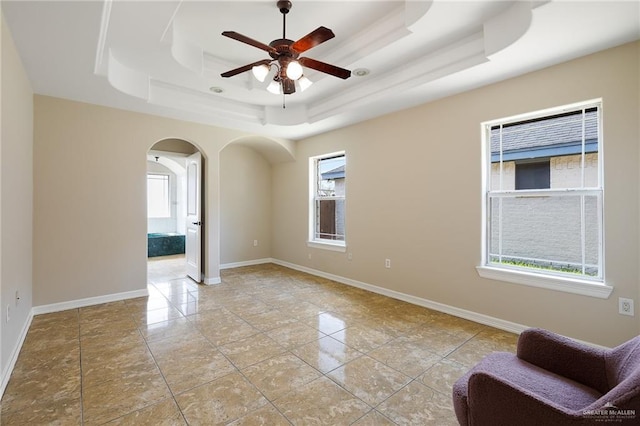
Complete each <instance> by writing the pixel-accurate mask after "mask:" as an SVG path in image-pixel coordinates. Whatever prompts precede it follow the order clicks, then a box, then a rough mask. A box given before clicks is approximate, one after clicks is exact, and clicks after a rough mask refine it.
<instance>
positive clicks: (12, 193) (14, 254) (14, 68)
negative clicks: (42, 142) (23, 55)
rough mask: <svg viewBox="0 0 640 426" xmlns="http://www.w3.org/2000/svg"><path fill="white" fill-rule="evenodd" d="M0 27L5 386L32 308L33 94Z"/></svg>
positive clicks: (0, 359) (1, 360) (0, 303)
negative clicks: (17, 294) (8, 314)
mask: <svg viewBox="0 0 640 426" xmlns="http://www.w3.org/2000/svg"><path fill="white" fill-rule="evenodd" d="M0 26H1V27H2V28H1V30H0V34H2V36H1V47H0V50H1V52H2V53H1V55H2V56H1V62H2V71H1V73H2V77H1V79H0V81H1V82H0V89H1V90H0V91H1V93H2V95H1V98H2V99H1V106H0V111H1V112H0V128H1V129H2V131H1V135H0V186H1V190H0V191H1V192H0V271H2V272H1V273H0V312H1V315H0V336H1V337H0V338H1V340H0V346H1V348H2V350H1V351H0V373H1V376H0V377H1V378H2V380H1V382H2V384H6V381H5V380H7V379H8V375H7V374H6V373H7V371H6V369H7V368H8V367H9V362H10V361H11V359H10V358H11V355H12V353H13V352H14V351H15V350H16V348H17V345H18V343H19V340H20V337H21V333H22V331H23V328H24V327H25V325H26V323H27V321H28V318H29V313H30V311H31V307H32V253H33V238H32V235H33V234H32V219H33V90H32V89H31V85H30V83H29V80H28V78H27V75H26V73H25V71H24V68H23V66H22V62H21V60H20V57H19V56H18V53H17V52H16V49H15V45H14V42H13V39H12V37H11V34H10V32H9V30H8V27H7V26H6V24H5V22H4V16H3V17H2V19H0ZM16 291H18V292H19V297H20V300H19V301H16V299H15V294H16ZM7 306H10V310H11V312H10V318H11V319H10V320H8V321H7V319H6V313H7ZM1 389H2V386H0V393H1Z"/></svg>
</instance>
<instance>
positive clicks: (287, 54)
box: [221, 1, 351, 95]
mask: <svg viewBox="0 0 640 426" xmlns="http://www.w3.org/2000/svg"><path fill="white" fill-rule="evenodd" d="M276 6H277V8H278V9H279V10H280V12H281V13H282V38H280V39H276V40H273V41H272V42H271V43H269V44H268V45H267V44H264V43H261V42H259V41H256V40H254V39H252V38H249V37H247V36H245V35H242V34H240V33H237V32H235V31H224V32H223V33H222V35H223V36H225V37H229V38H232V39H234V40H237V41H239V42H242V43H246V44H248V45H250V46H253V47H257V48H258V49H262V50H264V51H266V52H267V53H269V56H271V59H263V60H260V61H256V62H253V63H251V64H247V65H244V66H242V67H239V68H236V69H233V70H230V71H227V72H224V73H222V74H221V76H222V77H233V76H234V75H237V74H241V73H243V72H246V71H249V70H252V71H253V74H254V76H255V77H256V78H257V79H258V80H260V81H264V80H265V78H266V76H267V74H268V73H269V71H270V69H271V67H272V66H275V67H276V68H277V70H278V71H277V73H276V75H275V76H274V78H273V81H272V82H271V84H270V86H269V87H268V88H267V90H269V91H270V92H272V93H278V94H279V93H282V94H285V95H290V94H292V93H295V91H296V84H295V83H296V81H299V84H300V85H301V90H304V89H305V88H306V87H308V85H310V84H311V82H310V81H309V80H308V79H306V78H305V77H303V72H304V71H303V68H302V67H307V68H311V69H314V70H316V71H320V72H323V73H325V74H329V75H333V76H335V77H338V78H342V79H347V78H349V77H350V76H351V71H349V70H346V69H344V68H340V67H337V66H335V65H331V64H327V63H324V62H320V61H318V60H315V59H311V58H307V57H302V58H301V57H299V56H300V54H301V53H303V52H306V51H307V50H309V49H311V48H312V47H315V46H317V45H319V44H321V43H324V42H325V41H327V40H330V39H332V38H333V37H335V34H333V31H331V30H330V29H329V28H326V27H318V28H317V29H315V30H313V31H312V32H310V33H309V34H307V35H306V36H304V37H302V38H301V39H300V40H298V41H293V40H289V39H288V38H287V36H286V31H287V13H289V11H290V10H291V7H292V4H291V2H290V1H278V2H277V3H276ZM305 83H306V84H305Z"/></svg>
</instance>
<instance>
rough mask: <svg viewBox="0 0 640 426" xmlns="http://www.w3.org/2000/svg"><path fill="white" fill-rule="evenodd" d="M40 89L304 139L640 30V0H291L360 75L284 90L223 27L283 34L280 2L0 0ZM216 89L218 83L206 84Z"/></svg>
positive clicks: (292, 20) (337, 60)
mask: <svg viewBox="0 0 640 426" xmlns="http://www.w3.org/2000/svg"><path fill="white" fill-rule="evenodd" d="M2 10H3V13H4V15H5V19H6V22H7V24H8V25H9V27H10V30H11V32H12V34H13V38H14V40H15V43H16V45H17V47H18V50H19V52H20V55H21V57H22V60H23V62H24V65H25V68H26V70H27V74H28V75H29V78H30V80H31V83H32V86H33V89H34V91H35V92H36V93H38V94H43V95H49V96H56V97H60V98H66V99H72V100H77V101H82V102H88V103H93V104H98V105H105V106H110V107H115V108H122V109H126V110H132V111H139V112H145V113H150V114H156V115H162V116H167V117H173V118H178V119H184V120H190V121H196V122H201V123H207V124H212V125H218V126H223V127H229V128H236V129H241V130H244V131H247V132H251V133H256V134H261V135H268V136H274V137H282V138H290V139H300V138H304V137H307V136H310V135H313V134H318V133H322V132H325V131H327V130H331V129H334V128H338V127H341V126H345V125H348V124H351V123H354V122H358V121H361V120H365V119H368V118H373V117H376V116H379V115H382V114H385V113H389V112H392V111H397V110H400V109H403V108H407V107H410V106H413V105H417V104H420V103H424V102H428V101H430V100H434V99H437V98H441V97H444V96H448V95H451V94H454V93H459V92H462V91H465V90H469V89H472V88H475V87H479V86H482V85H485V84H489V83H492V82H495V81H499V80H503V79H506V78H510V77H513V76H516V75H520V74H523V73H526V72H529V71H533V70H536V69H540V68H543V67H546V66H549V65H552V64H556V63H560V62H564V61H566V60H569V59H572V58H576V57H579V56H583V55H586V54H589V53H593V52H596V51H599V50H603V49H606V48H609V47H612V46H616V45H619V44H622V43H625V42H628V41H632V40H637V39H638V38H640V2H638V1H600V2H597V1H565V0H563V1H551V2H546V1H537V2H531V1H437V0H434V1H415V0H413V1H401V0H395V1H378V0H370V1H366V0H351V1H350V0H346V1H344V0H343V1H327V0H324V1H307V0H294V1H293V8H292V10H291V12H290V13H289V14H288V15H287V38H290V39H293V40H296V39H298V38H300V37H302V36H304V35H305V34H307V33H309V32H311V31H312V30H314V29H315V28H317V27H319V26H321V25H322V26H325V27H328V28H330V29H332V30H333V32H334V33H335V35H336V37H335V38H333V39H331V40H329V41H327V42H325V43H323V44H321V45H319V46H316V47H315V48H313V49H311V50H309V51H307V52H305V53H304V54H303V55H302V56H307V57H311V58H314V59H318V60H320V61H323V62H328V63H331V64H334V65H337V66H339V67H342V68H347V69H350V70H353V69H357V68H367V69H369V70H370V74H369V75H368V76H365V77H357V76H352V77H351V78H349V79H347V80H341V79H338V78H335V77H332V76H328V75H325V74H322V73H319V72H317V71H313V70H310V69H305V75H306V76H308V77H309V79H311V80H312V81H313V82H314V84H313V86H311V88H309V89H308V90H306V91H305V92H304V93H301V92H297V93H294V94H292V95H287V96H286V108H285V109H283V108H282V102H283V96H282V95H272V94H270V93H268V92H266V91H265V87H264V86H265V85H266V84H261V83H259V82H258V81H257V80H255V79H254V78H253V77H252V74H251V72H246V73H243V74H240V75H237V76H234V77H231V78H222V77H220V73H222V72H224V71H228V70H230V69H233V68H236V67H239V66H242V65H245V64H248V63H252V62H255V61H258V60H261V59H268V54H267V53H266V52H264V51H262V50H260V49H257V48H254V47H252V46H249V45H246V44H243V43H240V42H238V41H235V40H231V39H229V38H226V37H223V36H222V35H221V33H222V31H227V30H231V31H237V32H239V33H242V34H244V35H246V36H248V37H250V38H253V39H256V40H259V41H261V42H263V43H265V44H268V43H269V42H270V41H271V40H274V39H277V38H280V37H281V36H282V15H281V14H280V12H279V11H278V9H277V8H276V1H275V0H263V1H238V0H236V1H233V2H231V1H189V0H183V1H180V0H164V1H122V0H107V1H69V2H58V1H41V2H36V1H24V0H22V1H6V0H3V1H2ZM211 87H219V88H221V89H223V92H222V93H220V94H215V93H213V92H212V91H211V90H210V88H211Z"/></svg>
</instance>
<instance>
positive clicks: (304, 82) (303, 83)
mask: <svg viewBox="0 0 640 426" xmlns="http://www.w3.org/2000/svg"><path fill="white" fill-rule="evenodd" d="M297 83H298V85H299V86H300V91H301V92H304V91H305V90H307V89H308V88H309V87H311V85H312V84H313V81H311V80H309V79H308V78H307V77H305V76H304V75H303V76H302V77H300V78H299V79H298V81H297Z"/></svg>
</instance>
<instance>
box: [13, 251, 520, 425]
mask: <svg viewBox="0 0 640 426" xmlns="http://www.w3.org/2000/svg"><path fill="white" fill-rule="evenodd" d="M180 276H182V277H183V276H184V259H182V258H180V257H172V258H169V259H164V260H162V261H158V260H154V261H150V262H149V297H144V298H138V299H131V300H126V301H121V302H114V303H107V304H103V305H98V306H90V307H86V308H80V309H73V310H68V311H63V312H57V313H53V314H46V315H39V316H36V317H35V318H34V319H33V322H32V325H31V328H30V329H29V332H28V335H27V338H26V340H25V343H24V346H23V348H22V351H21V353H20V356H19V359H18V362H17V364H16V366H15V369H14V371H13V374H12V376H11V379H10V381H9V384H8V386H7V389H6V392H5V394H4V397H3V399H2V417H1V422H0V423H1V424H2V425H12V424H21V425H37V424H58V425H79V424H85V425H98V424H124V425H145V424H149V425H184V424H191V425H213V424H231V425H270V426H271V425H289V424H294V425H320V424H323V425H429V424H433V425H449V424H451V425H455V424H457V423H456V420H455V415H454V413H453V409H452V403H451V396H450V393H451V386H452V384H453V382H454V381H455V380H456V379H457V378H458V377H459V376H460V375H462V374H463V373H464V372H465V371H466V370H467V369H468V368H469V367H471V366H472V365H474V364H475V363H476V362H477V361H478V360H480V358H482V357H483V356H484V355H485V354H487V353H489V352H492V351H495V350H507V351H514V350H515V344H516V336H515V335H513V334H509V333H505V332H502V331H499V330H496V329H492V328H489V327H486V326H483V325H479V324H476V323H473V322H470V321H466V320H462V319H459V318H456V317H452V316H449V315H445V314H442V313H438V312H435V311H431V310H428V309H425V308H421V307H418V306H414V305H410V304H408V303H404V302H400V301H397V300H394V299H390V298H387V297H383V296H380V295H376V294H373V293H369V292H366V291H363V290H360V289H356V288H352V287H348V286H345V285H342V284H338V283H335V282H332V281H329V280H326V279H322V278H318V277H314V276H311V275H307V274H303V273H300V272H296V271H293V270H290V269H286V268H283V267H279V266H276V265H260V266H253V267H245V268H237V269H233V270H227V271H223V274H222V284H220V285H214V286H202V285H197V284H195V283H194V282H193V281H191V280H189V279H188V278H184V277H183V278H176V277H180Z"/></svg>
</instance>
